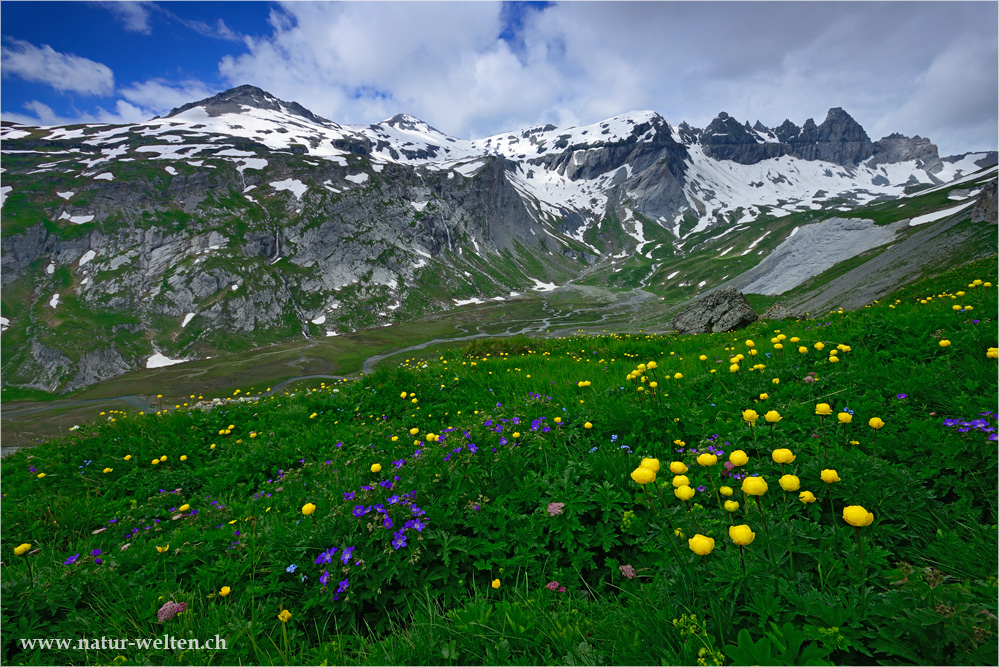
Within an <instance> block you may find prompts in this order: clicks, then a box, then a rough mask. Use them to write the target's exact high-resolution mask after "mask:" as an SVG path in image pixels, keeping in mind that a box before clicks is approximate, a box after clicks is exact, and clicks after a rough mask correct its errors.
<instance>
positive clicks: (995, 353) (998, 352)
mask: <svg viewBox="0 0 999 667" xmlns="http://www.w3.org/2000/svg"><path fill="white" fill-rule="evenodd" d="M985 356H986V357H988V358H989V359H999V347H990V348H989V349H988V352H986V353H985Z"/></svg>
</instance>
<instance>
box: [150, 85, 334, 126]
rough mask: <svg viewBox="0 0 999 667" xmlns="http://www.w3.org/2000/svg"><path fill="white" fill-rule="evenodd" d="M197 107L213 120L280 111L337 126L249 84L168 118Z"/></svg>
mask: <svg viewBox="0 0 999 667" xmlns="http://www.w3.org/2000/svg"><path fill="white" fill-rule="evenodd" d="M197 107H200V108H202V109H204V111H205V113H207V114H208V115H209V116H211V117H213V118H214V117H216V116H221V115H223V114H238V113H243V112H244V111H246V110H247V109H248V108H252V109H264V110H266V111H279V112H282V113H288V114H293V115H296V116H302V117H303V118H305V119H306V120H309V121H310V122H313V123H315V124H317V125H325V126H327V127H330V126H336V124H335V123H333V122H331V121H329V120H326V119H325V118H322V117H321V116H317V115H316V114H314V113H312V112H311V111H309V110H308V109H306V108H305V107H303V106H302V105H301V104H299V103H298V102H285V101H284V100H280V99H278V98H276V97H274V96H273V95H271V94H270V93H268V92H267V91H266V90H263V89H261V88H257V87H256V86H251V85H249V84H244V85H242V86H236V87H235V88H230V89H229V90H225V91H223V92H221V93H219V94H218V95H214V96H212V97H208V98H205V99H203V100H198V101H197V102H190V103H188V104H185V105H184V106H180V107H177V108H176V109H172V110H171V111H170V113H168V114H167V115H166V117H167V118H170V117H172V116H177V115H180V114H182V113H184V112H185V111H189V110H191V109H194V108H197Z"/></svg>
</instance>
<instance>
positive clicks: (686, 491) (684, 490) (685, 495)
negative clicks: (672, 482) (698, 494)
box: [673, 486, 694, 500]
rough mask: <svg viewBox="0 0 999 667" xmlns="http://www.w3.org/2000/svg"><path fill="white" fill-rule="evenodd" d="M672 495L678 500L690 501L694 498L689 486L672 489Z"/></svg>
mask: <svg viewBox="0 0 999 667" xmlns="http://www.w3.org/2000/svg"><path fill="white" fill-rule="evenodd" d="M673 495H674V496H676V497H677V498H679V499H680V500H690V499H691V498H693V497H694V490H693V489H692V488H690V487H689V486H678V487H676V488H675V489H673Z"/></svg>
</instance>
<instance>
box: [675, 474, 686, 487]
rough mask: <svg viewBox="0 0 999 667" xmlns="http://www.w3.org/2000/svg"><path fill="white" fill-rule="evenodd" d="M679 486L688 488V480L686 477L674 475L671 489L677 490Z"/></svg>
mask: <svg viewBox="0 0 999 667" xmlns="http://www.w3.org/2000/svg"><path fill="white" fill-rule="evenodd" d="M681 486H690V479H689V478H688V477H687V476H686V475H676V476H675V477H674V478H673V487H674V488H677V489H679V488H680V487H681Z"/></svg>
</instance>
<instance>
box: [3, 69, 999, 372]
mask: <svg viewBox="0 0 999 667" xmlns="http://www.w3.org/2000/svg"><path fill="white" fill-rule="evenodd" d="M0 139H2V167H3V171H2V181H3V185H2V186H0V187H2V189H0V192H2V198H3V204H2V214H3V221H2V232H3V234H2V256H0V257H2V287H3V300H2V304H3V313H2V318H3V319H2V320H0V324H2V326H3V330H4V333H3V339H2V342H3V346H2V352H3V359H2V370H3V384H4V386H20V387H29V388H37V389H43V390H45V391H67V390H71V389H75V388H80V387H84V386H87V385H90V384H93V383H94V382H98V381H100V380H102V379H106V378H109V377H114V376H116V375H119V374H121V373H124V372H127V371H128V370H130V369H134V368H138V367H143V366H147V365H150V366H151V365H155V364H156V363H159V362H164V361H163V360H166V361H170V360H176V359H194V358H204V357H205V356H208V355H214V354H220V353H226V352H232V351H238V350H243V349H246V348H247V347H250V346H254V345H263V344H267V343H271V342H276V341H281V340H288V339H290V338H294V337H301V336H307V337H323V336H329V335H336V334H339V333H343V332H346V331H354V330H358V329H362V328H366V327H372V326H388V325H391V324H392V323H394V322H400V321H406V320H410V319H413V318H416V317H419V316H421V315H424V314H427V313H430V312H436V311H440V310H443V309H447V308H453V307H455V306H457V305H462V304H466V303H475V302H481V301H483V300H486V299H495V300H503V299H509V298H516V297H517V296H518V295H521V294H524V293H526V292H528V291H532V290H548V289H553V288H555V287H556V286H558V285H563V284H565V283H567V282H570V281H573V282H577V283H581V284H591V285H601V286H605V287H611V288H642V289H645V290H647V291H651V292H653V293H656V294H659V295H661V296H662V297H663V298H665V299H667V300H668V301H671V302H676V303H680V302H682V301H684V300H687V299H689V298H692V297H695V296H697V295H698V294H701V293H703V292H705V291H709V290H712V289H717V288H719V287H721V286H733V285H734V286H737V287H747V286H748V287H751V288H752V289H750V290H748V291H751V292H754V293H759V294H761V295H783V294H786V293H789V291H790V290H794V289H796V288H798V287H799V286H800V285H803V284H806V283H807V282H808V281H809V280H813V279H815V278H816V276H819V275H820V274H821V273H822V272H823V271H825V270H827V269H829V268H831V267H832V266H834V265H836V264H838V263H840V262H843V261H845V260H852V259H853V258H856V257H857V256H860V255H862V254H863V253H867V252H874V250H873V249H875V248H880V249H882V250H884V249H886V248H891V247H893V246H894V245H898V242H900V241H902V240H904V238H903V237H905V238H908V236H910V235H912V234H917V233H918V234H923V233H924V232H925V230H928V229H930V228H933V229H934V230H940V231H938V232H935V233H942V231H946V230H945V229H944V227H943V226H942V225H945V224H946V225H957V224H958V223H959V222H960V221H961V220H963V219H964V218H973V217H975V216H978V217H979V218H984V220H985V221H986V222H985V223H983V224H985V225H987V222H988V221H989V216H990V213H989V210H990V209H989V204H988V202H987V201H980V200H983V198H987V197H988V192H989V190H988V188H987V187H986V188H984V189H983V183H985V182H987V181H989V180H990V179H994V176H995V165H996V152H995V151H989V152H981V153H971V154H964V155H959V156H948V157H940V156H939V155H938V153H937V148H936V146H934V145H933V144H932V143H931V142H930V141H929V140H928V139H924V138H921V137H912V138H909V137H905V136H902V135H898V134H892V135H890V136H888V137H884V138H882V139H880V140H878V141H872V140H871V139H870V138H869V137H868V136H867V134H866V132H865V131H864V129H863V128H862V127H861V126H860V125H859V124H858V123H857V122H856V121H854V120H853V118H851V117H850V116H849V114H847V113H846V112H845V111H843V110H842V109H838V108H837V109H831V110H830V111H829V113H828V115H827V116H826V118H825V119H824V120H823V121H822V122H821V123H820V124H816V123H815V122H814V121H813V120H812V119H808V120H806V121H805V122H804V123H803V125H802V126H800V127H799V126H797V125H795V124H794V123H792V122H791V121H789V120H788V121H785V122H784V123H782V124H781V125H780V126H778V127H776V128H768V127H765V126H763V125H762V124H760V123H759V122H758V121H757V122H756V123H755V124H753V125H750V124H749V122H748V121H746V122H739V121H737V120H736V119H734V118H732V117H730V116H728V115H727V114H725V113H721V114H719V115H718V117H717V118H715V119H714V120H713V121H712V122H711V123H710V124H709V125H708V126H707V127H706V128H703V129H699V128H694V127H690V126H689V125H687V124H686V123H680V124H679V125H677V126H675V127H674V126H672V125H671V124H670V123H668V122H667V121H666V120H665V119H664V118H663V117H662V116H660V115H659V114H657V113H655V112H651V111H638V112H632V113H628V114H624V115H621V116H616V117H614V118H610V119H607V120H605V121H603V122H600V123H595V124H593V125H587V126H582V127H571V128H557V127H554V126H552V125H545V126H539V127H532V128H527V129H522V130H516V131H512V132H509V133H503V134H498V135H495V136H492V137H487V138H485V139H477V140H464V139H458V138H454V137H449V136H446V135H445V134H443V133H441V132H439V131H438V130H436V129H434V128H433V127H430V126H429V125H427V124H426V123H424V122H423V121H420V120H419V119H416V118H413V117H412V116H408V115H398V116H395V117H393V118H391V119H389V120H386V121H382V122H380V123H375V124H372V125H368V126H347V125H339V124H337V123H335V122H333V121H330V120H327V119H324V118H321V117H319V116H317V115H316V114H314V113H312V112H311V111H309V110H307V109H305V108H304V107H302V106H301V105H299V104H297V103H294V102H285V101H282V100H279V99H277V98H275V97H274V96H272V95H270V94H268V93H267V92H265V91H263V90H260V89H259V88H255V87H253V86H240V87H238V88H234V89H232V90H228V91H226V92H224V93H220V94H219V95H216V96H214V97H211V98H208V99H205V100H201V101H198V102H192V103H190V104H186V105H184V106H182V107H179V108H177V109H174V110H173V111H171V112H170V113H169V114H167V115H166V116H165V117H163V118H155V119H153V120H151V121H148V122H145V123H138V124H134V125H95V124H90V125H72V126H65V127H47V128H37V127H30V126H22V125H17V124H14V123H9V122H4V123H2V129H0ZM962 183H963V184H964V185H961V184H962ZM959 186H961V187H959ZM962 187H963V190H962V189H961V188H962ZM992 187H993V191H994V185H993V186H992ZM954 192H957V193H959V195H960V196H958V197H957V198H956V199H953V193H954ZM933 193H937V194H933ZM948 197H951V198H952V199H948ZM962 197H963V198H962ZM899 201H900V202H902V203H901V204H898V203H893V202H899ZM955 201H959V202H960V203H959V204H957V205H955ZM907 202H908V203H907ZM948 202H950V203H948ZM991 206H992V209H991V210H993V211H994V199H993V202H992V204H991ZM947 207H950V208H953V209H954V210H953V211H950V208H947ZM924 209H926V210H925V212H924ZM929 209H932V210H929ZM941 210H942V211H943V214H938V213H937V211H941ZM948 211H950V212H949V213H948ZM973 211H976V213H973ZM981 211H984V213H982V212H981ZM903 213H904V214H906V215H908V214H909V213H919V214H920V215H931V216H932V215H939V218H934V219H933V220H932V221H931V220H922V221H920V220H917V218H918V216H916V215H909V217H908V218H904V217H901V216H902V214H903ZM858 215H859V216H860V217H859V218H857V217H855V216H858ZM991 216H992V220H994V213H992V214H991ZM937 219H939V220H941V221H943V222H941V223H939V224H938V223H937V222H936V220H937ZM929 222H933V223H934V224H933V225H926V223H929ZM968 224H971V223H968ZM924 225H926V226H924ZM979 227H981V225H979ZM946 229H947V230H949V229H950V227H947V228H946ZM982 229H985V230H986V231H987V232H988V233H990V234H992V233H994V232H993V231H992V230H994V226H992V227H987V226H986V227H983V228H982ZM955 230H956V231H954V232H949V231H948V232H947V233H948V234H951V233H953V234H958V235H962V234H963V236H960V238H958V237H954V239H951V240H950V241H949V242H948V243H947V245H946V247H948V248H950V249H952V251H953V252H954V253H958V252H966V249H965V245H968V244H971V246H972V247H976V248H977V247H978V246H980V245H982V243H981V238H980V233H981V231H980V230H978V228H974V229H972V228H969V229H964V227H960V226H958V227H955ZM962 230H963V231H962ZM795 237H796V238H797V239H798V240H797V241H795V240H794V238H795ZM919 238H921V237H919ZM831 241H836V242H831ZM917 241H918V238H915V237H914V239H913V240H912V242H911V245H912V246H913V247H914V248H915V247H916V246H920V245H925V244H922V243H921V242H917ZM822 247H825V248H826V252H825V253H823V254H822V255H821V256H818V255H816V253H815V249H816V248H822ZM994 250H995V244H994V243H993V244H992V248H991V251H992V252H994ZM877 252H878V253H880V252H881V251H880V250H879V251H877ZM912 252H925V249H922V250H918V249H916V250H912ZM920 256H921V255H920ZM912 259H913V257H912V256H911V253H909V254H906V255H905V256H904V257H903V256H899V257H898V258H897V261H896V260H892V262H896V263H900V262H903V260H904V261H907V262H908V261H911V260H912ZM882 260H884V258H882ZM872 266H873V265H872ZM778 274H779V275H780V277H781V278H780V280H777V276H778ZM788 276H791V277H790V278H789V277H788ZM906 279H907V278H906V276H904V275H897V276H896V277H895V278H893V279H892V280H887V281H886V282H885V285H882V286H881V287H882V288H884V289H887V288H891V287H893V286H895V285H897V284H898V283H899V282H900V281H901V282H904V280H906ZM847 291H848V290H847ZM841 293H845V291H843V290H841ZM839 296H840V294H828V293H827V294H826V296H825V297H822V298H826V297H828V298H833V297H839ZM867 296H868V295H866V294H861V293H857V294H855V295H854V298H855V299H861V298H867ZM810 298H817V297H816V296H815V295H812V297H810ZM827 300H828V299H827ZM802 303H805V302H802ZM808 303H809V304H811V302H808ZM850 303H851V302H849V301H848V302H847V304H846V305H848V306H849V305H850ZM823 304H824V302H822V303H815V304H814V306H821V305H823ZM789 312H793V311H789ZM801 312H802V313H803V312H804V311H801ZM164 363H165V362H164Z"/></svg>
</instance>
